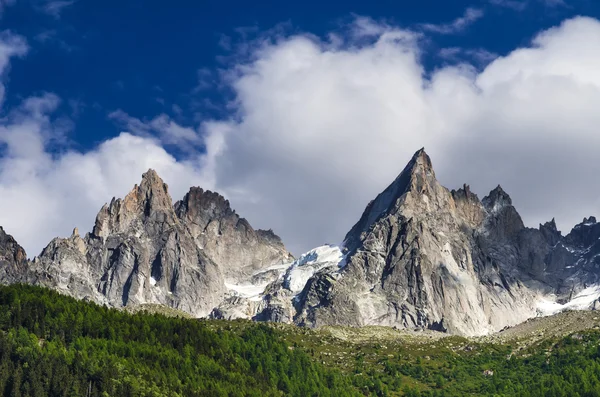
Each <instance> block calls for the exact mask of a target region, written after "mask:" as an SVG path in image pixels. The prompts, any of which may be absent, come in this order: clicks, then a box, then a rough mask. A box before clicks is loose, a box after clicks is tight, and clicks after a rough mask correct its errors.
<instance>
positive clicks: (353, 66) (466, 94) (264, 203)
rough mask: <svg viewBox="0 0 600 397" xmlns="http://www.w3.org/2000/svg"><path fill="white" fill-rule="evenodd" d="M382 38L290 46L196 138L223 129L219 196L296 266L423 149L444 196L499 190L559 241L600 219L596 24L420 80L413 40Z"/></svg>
mask: <svg viewBox="0 0 600 397" xmlns="http://www.w3.org/2000/svg"><path fill="white" fill-rule="evenodd" d="M363 30H364V29H363ZM367 31H369V32H374V34H377V33H378V32H377V30H376V29H374V28H372V27H369V28H368V29H367ZM379 34H380V35H379V36H377V40H374V41H373V42H371V43H367V44H363V45H352V43H350V44H349V43H347V42H346V43H343V44H339V45H338V46H337V47H335V46H332V43H331V42H329V41H326V42H323V41H319V40H317V39H315V38H314V37H312V36H308V35H306V36H305V35H294V36H291V37H288V38H287V39H285V40H280V41H278V42H276V43H275V44H268V45H264V44H263V45H261V46H260V47H259V48H257V49H256V54H257V56H256V60H255V61H253V62H252V63H250V64H245V65H243V66H241V67H238V68H237V74H234V76H235V77H234V78H232V80H231V82H230V83H231V86H232V87H233V89H234V91H235V93H236V104H237V114H236V115H235V117H233V118H232V119H231V120H228V121H222V122H213V123H212V124H211V125H208V126H207V125H205V126H204V129H205V130H206V131H211V132H212V133H213V134H215V132H214V130H213V129H214V128H215V127H219V128H221V131H222V133H223V137H222V140H223V143H222V145H220V146H219V150H220V154H219V155H217V156H215V157H214V158H215V161H214V164H215V166H214V169H215V172H216V178H215V181H216V184H217V186H218V187H219V189H220V190H222V191H224V192H227V193H228V195H229V196H230V198H231V199H232V202H233V203H234V205H235V206H236V208H238V210H239V211H240V212H241V213H242V214H247V215H248V217H249V218H250V220H251V221H252V222H253V223H254V224H258V225H259V226H264V227H273V228H274V229H275V230H276V231H278V232H279V233H280V234H282V236H283V237H284V240H285V241H286V242H287V244H288V245H289V246H290V247H291V248H292V249H294V250H295V252H298V251H300V250H303V249H306V248H308V247H310V246H314V245H317V244H321V243H324V242H339V241H341V240H342V239H343V236H344V233H345V232H346V231H347V230H348V229H349V228H350V227H351V226H352V224H353V223H354V222H355V221H356V220H357V219H358V217H359V216H360V213H361V212H362V210H363V209H364V206H365V205H366V204H367V203H368V201H369V200H370V199H372V198H373V197H374V196H375V195H376V194H377V193H378V192H379V191H381V190H382V189H383V188H385V186H386V185H387V184H388V183H389V182H391V181H392V180H393V178H394V177H395V176H396V174H397V173H398V172H399V171H400V170H401V169H402V168H403V166H404V165H405V163H406V161H407V160H408V159H409V158H410V156H411V155H412V153H413V152H414V151H415V150H416V149H418V148H420V147H421V146H425V147H426V149H427V150H428V152H429V153H430V154H431V155H432V158H433V161H434V165H435V166H436V169H437V173H438V176H439V178H440V179H441V181H442V182H443V183H444V184H446V185H447V186H449V187H458V186H461V185H462V183H464V182H466V183H469V184H471V186H472V188H473V189H475V191H477V192H479V193H480V195H484V194H486V193H487V192H488V191H489V190H491V189H492V188H493V187H494V186H495V185H496V184H498V183H500V184H502V185H503V186H504V187H505V189H506V190H507V191H508V192H509V193H511V194H512V196H513V198H514V201H515V204H516V205H517V207H518V208H519V209H520V210H521V212H522V213H523V215H524V218H525V220H526V222H527V223H528V224H530V225H533V226H535V224H536V223H537V222H542V221H545V220H549V219H550V218H552V217H553V216H556V217H557V220H558V222H559V225H560V226H562V227H563V229H565V230H566V229H568V228H569V227H570V226H571V225H572V224H574V223H575V222H576V221H578V220H579V219H581V218H583V216H585V215H587V214H593V213H598V210H599V209H600V205H599V204H600V203H599V201H598V197H600V187H599V185H598V184H597V183H595V182H594V180H595V176H594V175H597V174H598V172H599V171H600V161H598V160H596V159H595V157H596V156H595V154H594V153H595V151H596V150H597V148H598V147H600V142H599V139H600V134H597V129H596V126H597V125H598V122H599V121H600V120H598V118H599V116H597V112H596V111H595V110H594V109H593V108H594V104H595V103H597V100H598V99H599V98H598V97H597V95H598V94H599V93H600V91H599V90H598V88H599V87H600V80H599V79H600V74H599V73H598V70H600V68H598V64H597V63H598V62H599V61H600V50H599V49H598V48H595V45H594V43H596V42H597V40H596V38H598V39H600V24H599V23H598V21H596V20H592V19H587V18H576V19H572V20H569V21H566V22H565V23H563V24H562V25H560V26H559V27H556V28H553V29H550V30H547V31H545V32H542V33H540V35H538V36H537V37H536V38H535V39H534V40H533V42H532V43H531V45H530V46H528V47H526V48H521V49H516V50H515V51H513V52H512V53H510V54H508V55H507V56H506V57H503V58H497V59H495V60H493V62H491V63H490V64H489V65H488V66H487V67H486V68H484V69H483V70H482V71H479V69H478V68H477V67H475V66H473V65H471V64H469V63H458V64H454V65H452V66H447V67H443V68H440V69H438V70H435V71H433V72H432V73H431V74H430V77H426V76H427V73H426V71H425V70H424V69H423V66H422V64H421V62H420V51H421V49H420V46H419V42H418V38H417V37H416V36H414V35H413V34H412V33H411V32H407V31H404V30H399V29H396V30H391V31H390V30H389V29H385V30H382V31H381V33H379ZM398 37H401V38H402V40H398V39H397V38H398ZM488 61H489V59H488Z"/></svg>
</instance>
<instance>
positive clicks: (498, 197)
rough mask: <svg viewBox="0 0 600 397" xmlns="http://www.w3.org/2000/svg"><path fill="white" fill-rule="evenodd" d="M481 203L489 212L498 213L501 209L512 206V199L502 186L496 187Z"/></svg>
mask: <svg viewBox="0 0 600 397" xmlns="http://www.w3.org/2000/svg"><path fill="white" fill-rule="evenodd" d="M481 202H482V203H483V206H484V207H485V208H486V209H487V210H488V211H492V212H498V211H499V210H500V209H502V208H504V207H507V206H511V205H512V199H511V198H510V196H509V195H508V193H506V192H505V191H504V189H502V186H500V185H498V186H496V188H495V189H494V190H492V191H491V192H490V194H488V195H487V196H485V197H484V198H483V200H482V201H481Z"/></svg>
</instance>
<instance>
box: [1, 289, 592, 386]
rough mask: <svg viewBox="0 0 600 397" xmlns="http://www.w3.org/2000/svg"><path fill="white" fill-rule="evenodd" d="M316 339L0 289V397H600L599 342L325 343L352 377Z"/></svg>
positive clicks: (585, 337)
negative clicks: (520, 346)
mask: <svg viewBox="0 0 600 397" xmlns="http://www.w3.org/2000/svg"><path fill="white" fill-rule="evenodd" d="M236 324H237V325H240V324H241V325H240V326H236ZM228 329H229V330H228ZM313 337H314V338H316V339H312V342H311V341H310V340H311V339H310V338H308V337H306V338H305V337H302V338H300V339H298V338H296V340H295V341H294V342H293V345H295V347H296V348H291V347H290V344H288V343H286V339H287V340H288V341H290V340H291V339H292V336H291V334H290V333H287V334H286V333H285V332H284V331H279V330H275V329H273V328H271V327H269V326H267V325H261V324H248V323H239V324H238V323H212V322H207V321H199V320H193V319H183V318H170V317H165V316H162V315H159V314H149V313H137V314H129V313H126V312H122V311H118V310H114V309H108V308H106V307H102V306H99V305H96V304H93V303H89V302H83V301H77V300H75V299H72V298H69V297H65V296H63V295H60V294H58V293H56V292H54V291H51V290H48V289H44V288H38V287H32V286H26V285H13V286H8V287H0V395H2V396H11V397H25V396H35V397H42V396H44V397H45V396H61V397H75V396H77V397H80V396H86V397H87V396H94V397H109V396H110V397H112V396H125V397H127V396H140V397H141V396H173V397H175V396H182V397H183V396H211V397H213V396H217V397H219V396H228V397H229V396H231V397H235V396H257V397H259V396H260V397H270V396H303V397H304V396H315V397H317V396H318V397H328V396H331V397H334V396H335V397H337V396H340V397H344V396H362V395H372V396H382V397H384V396H411V397H457V396H520V397H600V331H597V330H593V331H588V332H585V333H580V334H578V335H574V336H570V337H566V338H562V339H560V340H549V341H546V342H544V343H542V344H538V345H535V346H533V347H531V348H529V349H528V350H527V349H526V350H522V351H520V352H519V353H518V354H513V353H514V346H501V345H485V344H475V343H472V344H471V343H470V342H467V343H468V344H469V345H470V346H469V348H464V346H463V348H457V347H458V346H459V344H456V343H454V342H448V341H444V340H441V341H438V342H433V343H432V344H431V345H428V346H425V345H423V344H420V345H418V346H417V345H410V344H398V345H396V347H394V349H393V350H390V349H389V348H386V349H382V350H378V349H380V347H378V346H377V345H373V346H369V344H364V345H358V344H357V345H351V347H348V346H344V345H342V344H340V345H339V346H337V345H335V342H332V341H329V342H328V344H327V346H329V348H333V349H334V351H336V350H337V351H341V350H344V349H346V352H345V354H344V355H343V356H344V357H348V359H350V360H353V365H350V366H347V365H344V366H343V368H344V372H340V371H339V370H338V368H336V367H335V366H334V365H332V364H331V363H330V364H329V365H330V366H329V367H328V366H325V365H322V364H321V361H322V358H319V357H320V356H319V354H320V353H319V351H320V347H323V346H324V344H322V343H320V342H322V341H320V340H319V339H318V337H315V336H313ZM347 349H352V352H353V353H354V355H351V354H349V353H350V351H348V350H347ZM384 350H385V351H384ZM357 352H358V354H356V353H357ZM351 357H352V358H351ZM370 357H371V358H370Z"/></svg>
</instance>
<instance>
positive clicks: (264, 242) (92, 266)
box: [0, 170, 291, 317]
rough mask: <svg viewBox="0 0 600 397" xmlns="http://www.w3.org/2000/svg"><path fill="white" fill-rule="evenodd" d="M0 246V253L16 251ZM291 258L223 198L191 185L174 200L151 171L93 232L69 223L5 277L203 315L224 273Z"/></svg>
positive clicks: (220, 294) (215, 300) (219, 294)
mask: <svg viewBox="0 0 600 397" xmlns="http://www.w3.org/2000/svg"><path fill="white" fill-rule="evenodd" d="M1 248H2V251H0V252H2V255H9V254H10V253H11V252H13V251H14V250H13V251H11V250H10V249H4V245H3V246H2V247H1ZM15 252H17V253H16V254H15V255H16V257H18V258H25V255H24V252H23V253H22V254H20V253H19V251H18V250H17V251H15ZM290 260H291V255H290V254H289V253H288V252H287V251H286V250H285V247H284V246H283V244H282V243H281V240H280V239H279V238H278V237H277V236H275V235H274V234H273V233H272V232H263V231H255V230H254V229H252V227H251V226H250V225H249V224H248V222H247V221H245V220H244V219H242V218H239V217H238V216H237V215H236V214H235V212H234V211H233V210H231V208H230V207H229V203H228V202H227V201H226V200H225V199H224V198H223V197H221V196H219V195H218V194H216V193H212V192H208V191H207V192H204V191H202V190H201V189H198V188H192V189H191V190H190V193H188V194H187V195H186V197H185V198H184V200H182V201H180V202H178V203H177V204H176V205H175V206H174V205H173V202H172V200H171V197H170V195H169V193H168V187H167V185H166V184H165V183H164V182H163V181H162V180H161V179H160V177H159V176H158V175H157V174H156V172H155V171H153V170H149V171H148V172H146V173H145V174H144V175H143V176H142V181H141V183H140V185H139V186H138V185H136V186H135V187H134V188H133V190H132V191H131V192H130V193H129V194H128V195H127V196H126V197H125V198H124V199H113V200H112V201H111V203H110V204H108V205H104V206H103V207H102V209H101V210H100V212H99V213H98V216H97V217H96V222H95V225H94V227H93V230H92V232H91V233H88V234H87V235H86V236H85V237H83V238H82V237H81V236H80V235H79V232H78V231H77V230H74V231H73V235H72V236H71V237H70V238H56V239H54V240H52V242H50V244H49V245H48V246H47V247H46V248H45V249H44V250H43V251H42V253H41V254H40V255H39V256H38V257H36V258H35V259H34V260H33V261H32V262H30V263H28V264H27V263H26V262H25V263H24V266H23V265H20V266H23V267H24V271H22V272H20V274H18V275H13V277H12V279H10V278H9V279H8V280H6V282H15V281H25V282H29V283H32V284H38V285H44V286H48V287H51V288H54V289H57V290H59V291H61V292H64V293H66V294H69V295H72V296H75V297H77V298H81V299H90V300H93V301H96V302H99V303H104V304H107V305H110V306H114V307H123V306H130V305H140V304H145V303H154V304H162V305H167V306H169V307H173V308H176V309H179V310H182V311H185V312H188V313H190V314H192V315H194V316H197V317H205V316H207V315H208V314H209V313H210V312H211V311H212V310H213V309H214V308H215V307H216V306H218V305H219V304H220V303H221V302H223V300H225V298H226V297H227V295H228V289H227V287H226V277H227V276H229V275H232V274H235V273H236V271H237V270H239V271H240V274H244V273H245V272H249V271H250V270H248V269H260V268H261V267H269V266H272V265H274V264H280V263H283V262H285V261H290ZM15 263H17V262H16V261H14V260H13V261H12V262H10V264H12V266H17V265H16V264H15ZM13 273H14V272H13Z"/></svg>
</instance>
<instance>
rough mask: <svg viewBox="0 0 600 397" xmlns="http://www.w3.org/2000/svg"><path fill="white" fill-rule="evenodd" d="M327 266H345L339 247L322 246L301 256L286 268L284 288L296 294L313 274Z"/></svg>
mask: <svg viewBox="0 0 600 397" xmlns="http://www.w3.org/2000/svg"><path fill="white" fill-rule="evenodd" d="M329 266H337V267H338V268H341V267H344V266H345V256H344V254H343V253H342V250H341V249H340V247H339V246H337V245H322V246H320V247H317V248H314V249H312V250H310V251H308V252H306V253H304V254H302V255H301V256H300V258H298V259H297V260H296V261H294V263H292V265H291V266H290V267H289V268H288V270H287V272H286V273H285V276H284V287H285V288H287V289H289V290H290V291H292V292H293V293H295V294H297V293H299V292H300V291H302V290H303V289H304V286H306V283H307V282H308V280H309V279H310V278H311V277H312V276H313V275H314V274H315V273H317V272H318V271H319V270H322V269H324V268H326V267H329Z"/></svg>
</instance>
